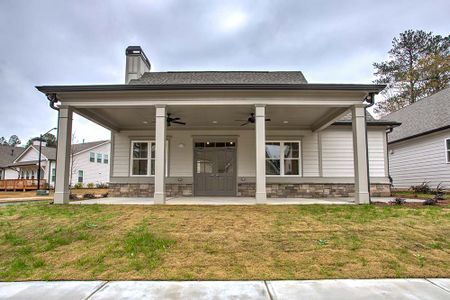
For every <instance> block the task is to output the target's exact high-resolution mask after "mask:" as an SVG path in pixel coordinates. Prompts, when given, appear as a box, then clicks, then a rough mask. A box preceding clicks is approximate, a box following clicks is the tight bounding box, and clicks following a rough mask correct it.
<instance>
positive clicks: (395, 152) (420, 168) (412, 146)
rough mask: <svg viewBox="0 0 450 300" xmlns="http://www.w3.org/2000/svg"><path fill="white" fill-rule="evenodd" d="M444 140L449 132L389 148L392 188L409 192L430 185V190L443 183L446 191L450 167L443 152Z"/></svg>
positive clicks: (418, 138)
mask: <svg viewBox="0 0 450 300" xmlns="http://www.w3.org/2000/svg"><path fill="white" fill-rule="evenodd" d="M394 130H395V129H394ZM447 138H450V129H448V130H444V131H440V132H436V133H433V134H428V135H426V136H422V137H417V138H414V139H411V140H407V141H404V142H399V143H394V144H390V145H389V146H388V149H389V151H388V152H389V171H390V175H391V176H392V179H393V184H394V187H396V188H409V187H410V186H411V185H418V184H421V183H422V182H423V181H430V185H431V187H432V188H434V187H436V185H437V184H439V183H440V182H442V184H443V185H444V186H445V187H446V188H447V189H449V188H450V164H448V163H447V161H446V149H445V139H447Z"/></svg>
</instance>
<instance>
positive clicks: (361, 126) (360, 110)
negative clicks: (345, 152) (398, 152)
mask: <svg viewBox="0 0 450 300" xmlns="http://www.w3.org/2000/svg"><path fill="white" fill-rule="evenodd" d="M352 129H353V168H354V171H355V202H356V203H357V204H365V203H369V202H370V200H369V199H370V195H369V178H368V168H367V166H368V161H367V157H368V155H367V139H366V120H365V108H364V106H363V105H354V106H353V107H352Z"/></svg>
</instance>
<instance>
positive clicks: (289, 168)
mask: <svg viewBox="0 0 450 300" xmlns="http://www.w3.org/2000/svg"><path fill="white" fill-rule="evenodd" d="M266 175H280V176H285V175H293V176H298V175H300V142H298V141H297V142H290V141H280V142H278V141H277V142H267V143H266Z"/></svg>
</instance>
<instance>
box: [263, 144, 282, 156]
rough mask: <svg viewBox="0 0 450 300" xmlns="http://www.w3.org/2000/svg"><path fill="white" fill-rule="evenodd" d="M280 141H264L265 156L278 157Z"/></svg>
mask: <svg viewBox="0 0 450 300" xmlns="http://www.w3.org/2000/svg"><path fill="white" fill-rule="evenodd" d="M280 151H281V147H280V143H266V158H280Z"/></svg>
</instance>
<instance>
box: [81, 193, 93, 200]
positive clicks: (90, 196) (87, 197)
mask: <svg viewBox="0 0 450 300" xmlns="http://www.w3.org/2000/svg"><path fill="white" fill-rule="evenodd" d="M83 198H84V199H94V198H95V195H94V194H91V193H87V194H84V195H83Z"/></svg>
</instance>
